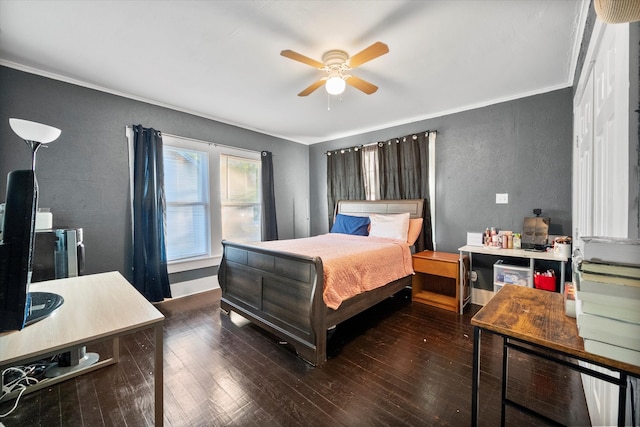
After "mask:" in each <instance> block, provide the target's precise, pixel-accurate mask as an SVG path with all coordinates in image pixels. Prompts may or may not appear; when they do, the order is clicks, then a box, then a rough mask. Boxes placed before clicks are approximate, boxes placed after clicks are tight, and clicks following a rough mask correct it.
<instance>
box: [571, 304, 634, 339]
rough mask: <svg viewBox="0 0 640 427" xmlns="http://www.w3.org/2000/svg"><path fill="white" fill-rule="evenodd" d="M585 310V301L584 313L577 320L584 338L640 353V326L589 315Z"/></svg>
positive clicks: (579, 331) (579, 330) (579, 332)
mask: <svg viewBox="0 0 640 427" xmlns="http://www.w3.org/2000/svg"><path fill="white" fill-rule="evenodd" d="M584 308H585V307H584V301H583V302H582V312H581V313H579V314H578V316H577V318H576V324H577V325H578V334H579V335H580V336H581V337H582V338H588V339H593V340H596V341H600V342H604V343H607V344H612V345H617V346H619V347H624V348H628V349H630V350H635V351H640V324H637V323H629V322H624V321H622V320H615V319H609V318H607V317H602V316H596V315H593V314H588V313H586V312H585V311H584Z"/></svg>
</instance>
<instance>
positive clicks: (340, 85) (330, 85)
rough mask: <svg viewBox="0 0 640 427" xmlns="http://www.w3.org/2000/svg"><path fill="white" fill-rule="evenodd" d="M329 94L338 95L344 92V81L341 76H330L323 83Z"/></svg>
mask: <svg viewBox="0 0 640 427" xmlns="http://www.w3.org/2000/svg"><path fill="white" fill-rule="evenodd" d="M324 87H325V89H326V90H327V92H328V93H329V94H330V95H340V94H341V93H342V92H344V88H345V82H344V80H343V79H342V78H341V77H335V76H334V77H330V78H329V79H328V80H327V83H325V85H324Z"/></svg>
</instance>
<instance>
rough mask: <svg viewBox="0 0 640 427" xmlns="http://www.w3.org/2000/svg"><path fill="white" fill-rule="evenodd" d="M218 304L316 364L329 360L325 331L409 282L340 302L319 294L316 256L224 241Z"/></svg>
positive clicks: (408, 279)
mask: <svg viewBox="0 0 640 427" xmlns="http://www.w3.org/2000/svg"><path fill="white" fill-rule="evenodd" d="M222 245H223V248H224V250H223V257H222V262H221V264H220V269H219V271H218V280H219V282H220V287H221V289H222V298H221V300H220V307H221V308H222V310H224V311H226V312H229V311H234V312H236V313H238V314H240V315H242V316H243V317H245V318H247V319H249V320H250V321H252V322H253V323H255V324H257V325H259V326H260V327H262V328H264V329H265V330H267V331H269V332H270V333H272V334H274V335H275V336H277V337H278V338H280V339H282V340H284V341H287V342H288V343H289V344H291V345H292V346H293V348H294V349H295V350H296V352H297V353H298V355H299V356H300V357H301V358H303V359H304V360H306V361H307V362H309V363H310V364H312V365H314V366H317V365H320V364H322V363H324V362H325V361H326V360H327V330H328V329H329V328H330V327H332V326H335V325H337V324H339V323H341V322H343V321H345V320H347V319H349V318H351V317H353V316H355V315H356V314H358V313H361V312H362V311H364V310H366V309H368V308H370V307H372V306H373V305H375V304H377V303H379V302H381V301H383V300H384V299H386V298H388V297H390V296H392V295H394V294H395V293H397V292H399V291H400V290H402V289H404V288H405V287H408V286H410V285H411V276H408V277H404V278H402V279H399V280H396V281H394V282H392V283H389V284H387V285H385V286H383V287H380V288H377V289H374V290H372V291H369V292H365V293H363V294H360V295H357V296H355V297H352V298H350V299H348V300H346V301H344V302H343V303H342V304H341V305H340V307H339V308H338V309H337V310H332V309H330V308H328V307H327V306H326V305H325V303H324V300H323V298H322V290H323V277H324V274H323V270H322V260H320V258H310V257H305V256H299V255H294V254H289V253H285V252H277V251H272V250H268V249H264V248H260V247H255V246H248V245H243V244H239V243H232V242H227V241H223V242H222Z"/></svg>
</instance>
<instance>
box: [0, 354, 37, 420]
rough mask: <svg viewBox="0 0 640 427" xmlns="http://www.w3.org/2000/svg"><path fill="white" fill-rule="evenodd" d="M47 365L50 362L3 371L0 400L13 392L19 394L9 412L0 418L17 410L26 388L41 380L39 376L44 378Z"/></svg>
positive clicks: (0, 378) (0, 383)
mask: <svg viewBox="0 0 640 427" xmlns="http://www.w3.org/2000/svg"><path fill="white" fill-rule="evenodd" d="M47 366H48V364H43V363H34V364H32V365H29V366H14V367H10V368H6V369H5V370H4V371H2V374H1V375H0V391H1V393H0V402H2V400H3V399H4V398H5V397H7V396H9V395H10V394H12V393H15V392H18V396H17V397H16V403H15V404H14V405H13V408H11V409H10V410H9V412H6V413H4V414H0V418H4V417H6V416H8V415H9V414H11V413H12V412H13V411H15V409H16V408H17V407H18V403H19V402H20V398H21V397H22V395H23V394H24V392H25V390H27V388H28V387H29V386H31V385H35V384H38V383H39V382H40V380H38V378H37V377H40V378H42V377H43V376H44V371H45V370H46V368H47Z"/></svg>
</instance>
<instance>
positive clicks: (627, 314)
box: [578, 293, 640, 325]
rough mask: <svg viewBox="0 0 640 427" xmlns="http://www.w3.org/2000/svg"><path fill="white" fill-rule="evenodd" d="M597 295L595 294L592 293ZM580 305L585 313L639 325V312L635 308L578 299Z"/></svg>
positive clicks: (581, 296) (580, 295)
mask: <svg viewBox="0 0 640 427" xmlns="http://www.w3.org/2000/svg"><path fill="white" fill-rule="evenodd" d="M594 295H597V294H594ZM584 296H585V294H580V293H579V295H578V299H580V298H584ZM580 306H581V308H582V311H583V312H584V313H585V314H592V315H596V316H601V317H607V318H610V319H614V320H622V321H625V322H629V323H635V324H638V325H640V312H639V311H638V309H637V308H628V307H620V306H615V305H610V304H601V303H599V302H594V301H589V300H584V299H580Z"/></svg>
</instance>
